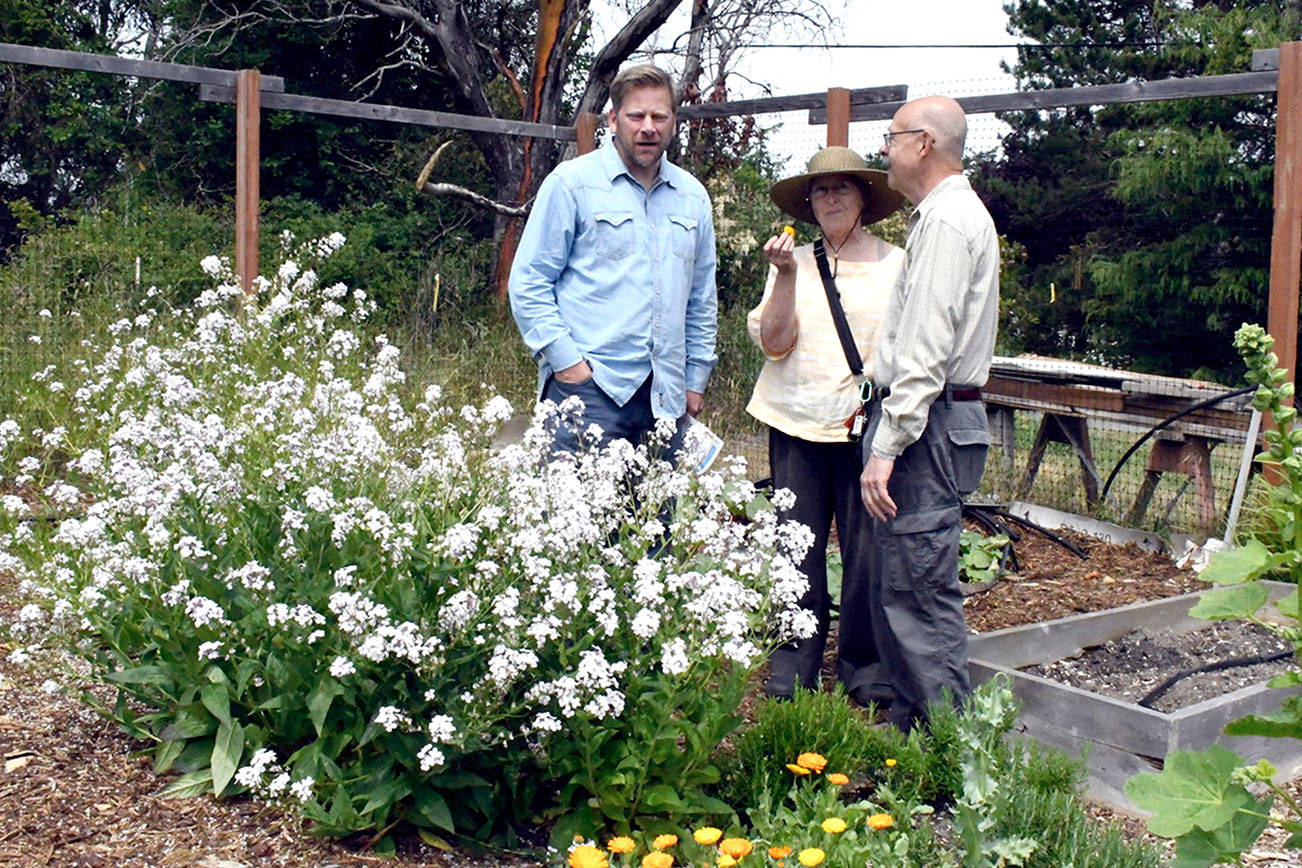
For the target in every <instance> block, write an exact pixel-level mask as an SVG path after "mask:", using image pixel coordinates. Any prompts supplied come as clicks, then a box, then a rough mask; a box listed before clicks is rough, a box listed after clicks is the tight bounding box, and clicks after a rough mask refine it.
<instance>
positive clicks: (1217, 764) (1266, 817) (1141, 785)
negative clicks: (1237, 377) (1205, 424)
mask: <svg viewBox="0 0 1302 868" xmlns="http://www.w3.org/2000/svg"><path fill="white" fill-rule="evenodd" d="M1274 344H1275V341H1274V339H1273V338H1272V337H1271V336H1270V335H1268V334H1266V332H1265V330H1264V329H1262V328H1261V327H1260V326H1257V325H1248V324H1246V323H1245V324H1244V325H1243V326H1242V327H1240V328H1239V330H1238V331H1237V332H1235V335H1234V346H1235V349H1236V350H1238V352H1239V355H1240V356H1241V357H1242V358H1243V361H1244V364H1245V365H1246V366H1247V375H1246V376H1247V380H1248V382H1249V383H1252V384H1255V385H1256V386H1257V392H1256V394H1255V395H1254V397H1253V407H1255V408H1256V409H1257V410H1260V411H1261V412H1263V413H1269V414H1271V417H1272V418H1273V420H1274V428H1273V430H1268V431H1266V432H1265V433H1264V434H1263V439H1264V440H1265V441H1266V450H1265V451H1264V452H1262V453H1261V454H1259V455H1258V456H1257V460H1258V461H1260V462H1261V463H1262V464H1263V465H1265V466H1266V467H1267V468H1269V469H1270V470H1272V471H1274V472H1275V473H1276V474H1278V476H1279V481H1278V484H1276V485H1275V486H1274V487H1273V488H1272V489H1271V490H1270V492H1269V494H1268V495H1267V498H1266V500H1265V501H1264V502H1263V503H1261V504H1259V506H1258V507H1257V508H1258V510H1259V513H1260V514H1259V515H1257V516H1256V517H1255V521H1254V522H1253V527H1254V528H1255V529H1256V530H1255V531H1254V533H1255V534H1257V535H1256V536H1254V537H1253V538H1250V539H1248V540H1247V541H1246V542H1245V543H1244V545H1243V546H1241V547H1240V548H1237V549H1226V550H1223V551H1220V552H1217V553H1216V555H1214V556H1213V557H1212V559H1211V561H1210V562H1209V563H1208V565H1207V567H1206V568H1205V569H1204V570H1203V572H1202V573H1201V574H1200V577H1201V578H1203V579H1205V580H1207V581H1210V582H1213V583H1215V584H1217V585H1220V586H1222V587H1220V588H1217V589H1216V590H1213V591H1209V592H1207V593H1206V594H1204V595H1203V597H1202V599H1201V600H1200V601H1199V603H1198V605H1196V606H1194V608H1193V609H1191V610H1190V612H1189V614H1191V615H1194V616H1195V617H1199V618H1206V619H1208V620H1227V619H1234V620H1246V621H1251V622H1253V623H1255V624H1259V625H1261V626H1263V627H1265V628H1266V629H1269V630H1272V631H1273V632H1275V633H1277V634H1279V635H1280V636H1283V637H1284V638H1286V639H1288V640H1290V641H1291V642H1292V643H1293V648H1294V657H1295V661H1296V659H1297V654H1298V653H1299V652H1300V651H1302V630H1299V621H1300V620H1302V617H1300V616H1299V600H1298V591H1297V588H1296V587H1295V588H1294V589H1293V590H1291V591H1290V592H1289V593H1288V594H1287V595H1286V596H1285V597H1284V598H1283V599H1281V600H1279V601H1277V602H1276V604H1275V608H1276V610H1277V611H1278V612H1279V613H1280V615H1282V616H1283V617H1285V618H1287V619H1289V620H1290V621H1291V623H1286V624H1280V623H1278V622H1276V621H1274V620H1273V619H1272V620H1264V619H1263V618H1261V617H1260V614H1259V613H1260V610H1261V609H1262V607H1263V606H1265V605H1266V603H1267V600H1268V597H1269V593H1268V591H1267V589H1266V588H1265V587H1264V586H1263V585H1261V584H1260V579H1262V578H1265V577H1268V576H1271V575H1282V576H1287V577H1288V578H1289V579H1291V580H1292V581H1293V582H1294V583H1295V584H1296V582H1297V579H1298V577H1299V576H1300V575H1302V454H1300V453H1299V451H1298V450H1299V447H1302V431H1299V430H1298V429H1297V428H1296V425H1295V423H1296V420H1297V411H1296V410H1295V409H1294V408H1293V407H1292V406H1290V402H1291V399H1292V398H1293V384H1292V383H1290V382H1288V376H1287V373H1286V372H1285V371H1284V370H1283V369H1281V368H1279V367H1278V363H1279V360H1278V358H1277V357H1276V355H1275V353H1274V352H1272V349H1273V347H1274ZM1268 683H1269V685H1270V686H1271V687H1278V688H1297V687H1299V686H1302V670H1299V669H1298V668H1297V667H1296V665H1295V667H1294V668H1293V669H1291V670H1289V671H1287V672H1285V673H1283V674H1282V675H1278V676H1276V677H1275V678H1273V679H1271V680H1270V681H1269V682H1268ZM1225 733H1226V734H1227V735H1244V736H1266V737H1274V738H1302V695H1299V694H1297V693H1293V694H1290V695H1288V696H1286V697H1284V699H1283V701H1282V703H1281V706H1280V709H1279V711H1277V712H1276V713H1274V714H1268V715H1255V714H1254V715H1249V716H1247V717H1244V718H1240V719H1239V720H1236V721H1233V722H1231V723H1229V724H1227V725H1226V727H1225ZM1275 774H1276V770H1275V768H1274V767H1272V766H1271V765H1270V763H1268V762H1266V761H1264V760H1263V761H1261V762H1258V763H1255V764H1251V765H1249V764H1247V763H1246V762H1245V761H1244V760H1243V758H1242V757H1240V756H1239V755H1238V754H1236V753H1235V752H1234V751H1231V750H1229V749H1227V748H1224V747H1221V746H1219V745H1213V746H1211V747H1210V748H1208V749H1207V750H1204V751H1183V750H1180V751H1173V752H1172V753H1171V754H1170V755H1168V756H1167V757H1166V760H1165V763H1164V766H1163V769H1162V772H1161V773H1160V774H1142V775H1137V776H1136V777H1134V778H1131V779H1130V780H1129V781H1127V782H1126V794H1127V795H1128V796H1130V798H1131V799H1133V800H1134V801H1135V803H1136V804H1138V805H1139V806H1140V807H1141V808H1144V809H1145V810H1148V811H1151V812H1153V815H1154V816H1153V818H1152V819H1151V820H1150V821H1149V823H1148V828H1149V830H1150V831H1151V832H1153V833H1154V834H1156V835H1161V836H1163V837H1167V838H1174V839H1175V842H1176V856H1177V864H1179V865H1182V866H1203V865H1213V864H1215V863H1218V862H1227V861H1231V860H1234V861H1238V860H1239V859H1240V857H1241V855H1242V854H1243V852H1244V851H1245V850H1247V849H1248V848H1249V847H1250V846H1251V845H1252V844H1253V842H1255V841H1256V840H1257V838H1258V837H1260V835H1261V833H1262V832H1263V831H1264V830H1265V829H1266V828H1267V826H1268V825H1269V824H1270V823H1271V822H1272V818H1271V814H1270V808H1271V805H1272V803H1273V799H1274V797H1275V796H1278V797H1280V798H1281V799H1283V800H1284V801H1285V802H1286V803H1287V804H1288V805H1289V807H1290V808H1292V810H1293V812H1294V815H1295V816H1302V810H1299V806H1298V805H1297V804H1296V803H1295V802H1294V801H1293V800H1292V799H1291V798H1290V797H1289V796H1288V794H1287V793H1286V792H1285V791H1284V790H1282V789H1281V788H1280V787H1279V786H1277V785H1276V784H1275V783H1274V782H1273V780H1272V778H1273V777H1274V776H1275ZM1262 789H1265V790H1266V791H1267V794H1266V795H1264V796H1259V795H1258V793H1260V792H1261V790H1262ZM1277 822H1278V823H1279V824H1280V825H1281V826H1282V827H1283V828H1284V829H1286V830H1287V831H1289V832H1290V833H1292V835H1291V837H1290V838H1289V839H1288V842H1287V846H1289V847H1292V848H1302V822H1300V821H1298V820H1278V821H1277Z"/></svg>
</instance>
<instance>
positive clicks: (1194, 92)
mask: <svg viewBox="0 0 1302 868" xmlns="http://www.w3.org/2000/svg"><path fill="white" fill-rule="evenodd" d="M1278 87H1279V74H1278V73H1277V72H1275V71H1272V70H1267V71H1263V72H1236V73H1232V74H1230V75H1204V76H1199V77H1196V78H1163V79H1159V80H1158V81H1128V82H1125V83H1123V84H1097V85H1090V86H1088V87H1062V88H1051V89H1048V90H1031V91H1025V92H1021V93H997V94H991V95H988V96H961V97H958V104H959V105H961V106H962V107H963V110H964V111H965V112H967V113H968V114H970V115H979V114H987V113H990V112H1008V111H1035V110H1038V109H1050V108H1065V107H1068V106H1088V105H1114V104H1116V103H1126V102H1160V101H1163V100H1172V99H1190V98H1193V97H1207V96H1240V95H1244V94H1252V93H1274V92H1275V91H1276V90H1277V89H1278ZM901 105H903V103H902V102H884V103H878V104H876V105H851V106H850V120H851V121H881V120H888V119H889V118H892V117H894V116H895V112H896V111H898V110H899V108H900V106H901ZM809 122H810V123H811V124H824V123H827V109H826V108H822V109H813V110H811V111H810V112H809Z"/></svg>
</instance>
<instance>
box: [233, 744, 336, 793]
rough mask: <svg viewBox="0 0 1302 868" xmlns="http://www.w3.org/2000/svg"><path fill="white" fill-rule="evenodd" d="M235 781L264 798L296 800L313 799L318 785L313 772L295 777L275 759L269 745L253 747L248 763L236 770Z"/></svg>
mask: <svg viewBox="0 0 1302 868" xmlns="http://www.w3.org/2000/svg"><path fill="white" fill-rule="evenodd" d="M235 783H236V784H237V785H239V786H241V787H245V788H246V789H248V790H251V791H252V792H254V793H255V794H257V795H259V796H262V797H263V798H265V799H271V800H280V799H285V798H291V799H293V800H294V801H297V802H306V801H308V800H309V799H311V798H312V795H313V793H314V791H315V787H316V780H315V779H313V778H312V777H310V776H303V777H301V778H299V779H298V780H293V779H292V777H291V775H290V773H289V772H287V771H285V768H284V766H282V765H281V764H280V763H278V762H276V754H275V752H274V751H271V750H268V749H267V748H260V749H258V750H257V751H254V753H253V756H252V757H250V758H249V764H248V765H246V766H241V767H240V768H239V769H238V770H237V771H236V772H235Z"/></svg>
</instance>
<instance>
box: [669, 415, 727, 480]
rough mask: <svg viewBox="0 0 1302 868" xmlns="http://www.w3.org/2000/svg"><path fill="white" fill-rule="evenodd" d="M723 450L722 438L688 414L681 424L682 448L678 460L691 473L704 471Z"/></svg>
mask: <svg viewBox="0 0 1302 868" xmlns="http://www.w3.org/2000/svg"><path fill="white" fill-rule="evenodd" d="M721 451H723V438H722V437H720V436H719V435H718V434H715V433H714V432H713V431H711V430H710V429H709V428H708V427H707V426H706V424H705V423H704V422H701V421H700V420H698V419H697V418H696V417H694V416H688V417H687V422H686V423H684V426H683V450H682V452H681V454H680V457H679V461H680V462H681V464H682V466H683V467H686V468H687V469H688V470H690V471H692V472H693V473H704V472H705V471H706V470H708V469H709V468H710V465H711V464H713V463H714V459H715V458H717V457H718V456H719V453H720V452H721Z"/></svg>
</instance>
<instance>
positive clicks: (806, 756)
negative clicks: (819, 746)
mask: <svg viewBox="0 0 1302 868" xmlns="http://www.w3.org/2000/svg"><path fill="white" fill-rule="evenodd" d="M796 765H798V766H800V767H802V768H807V769H809V770H810V771H811V772H821V771H822V770H823V769H824V768H825V767H826V766H827V757H825V756H823V755H822V754H819V753H802V754H801V755H800V756H798V757H796Z"/></svg>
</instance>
